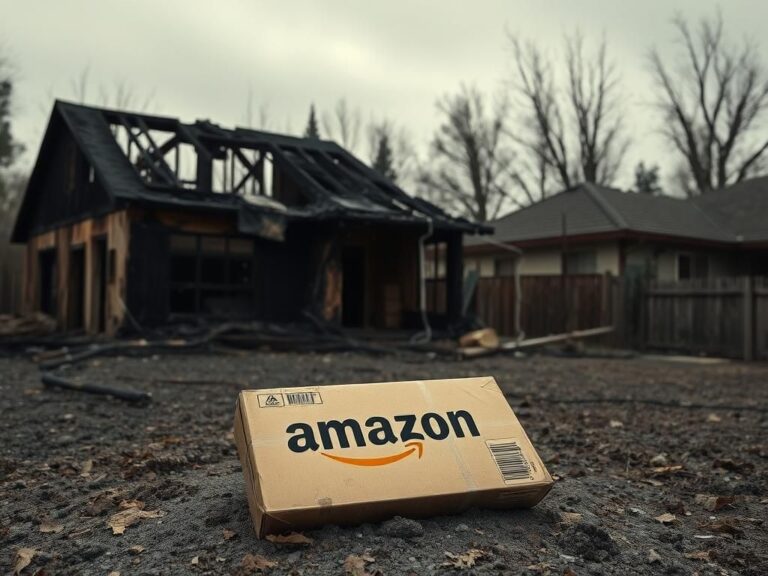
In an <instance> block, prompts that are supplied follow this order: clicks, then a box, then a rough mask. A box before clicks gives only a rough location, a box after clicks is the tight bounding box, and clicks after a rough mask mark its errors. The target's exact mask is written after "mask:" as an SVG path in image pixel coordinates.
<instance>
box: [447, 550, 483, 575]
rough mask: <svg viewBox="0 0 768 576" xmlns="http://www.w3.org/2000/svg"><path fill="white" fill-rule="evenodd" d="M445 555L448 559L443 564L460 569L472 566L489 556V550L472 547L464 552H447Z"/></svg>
mask: <svg viewBox="0 0 768 576" xmlns="http://www.w3.org/2000/svg"><path fill="white" fill-rule="evenodd" d="M445 555H446V556H447V557H448V560H446V561H445V562H443V564H442V565H443V566H448V567H451V568H455V569H457V570H460V569H462V568H472V567H473V566H474V565H475V564H476V563H477V561H478V560H482V559H483V558H486V557H487V556H488V552H485V551H484V550H478V549H477V548H470V549H469V550H467V551H466V552H464V553H463V554H453V553H452V552H446V553H445Z"/></svg>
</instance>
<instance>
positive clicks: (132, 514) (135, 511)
mask: <svg viewBox="0 0 768 576" xmlns="http://www.w3.org/2000/svg"><path fill="white" fill-rule="evenodd" d="M119 508H120V511H119V512H116V513H115V514H112V516H110V517H109V521H108V522H107V526H109V527H110V528H111V529H112V534H115V535H118V534H123V533H124V532H125V529H126V528H128V526H132V525H133V524H136V523H137V522H139V521H140V520H144V519H147V518H160V517H161V516H164V514H163V512H161V511H160V510H144V502H142V501H140V500H123V501H122V502H120V506H119Z"/></svg>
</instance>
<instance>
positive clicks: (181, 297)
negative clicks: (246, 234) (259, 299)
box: [170, 234, 255, 317]
mask: <svg viewBox="0 0 768 576" xmlns="http://www.w3.org/2000/svg"><path fill="white" fill-rule="evenodd" d="M254 250H255V246H254V242H253V240H251V239H249V238H235V237H226V236H202V235H193V234H173V235H171V241H170V310H171V312H172V313H176V314H207V315H213V316H229V317H232V316H250V315H251V314H252V312H253V301H254V287H255V263H254V257H255V256H254V254H255V251H254Z"/></svg>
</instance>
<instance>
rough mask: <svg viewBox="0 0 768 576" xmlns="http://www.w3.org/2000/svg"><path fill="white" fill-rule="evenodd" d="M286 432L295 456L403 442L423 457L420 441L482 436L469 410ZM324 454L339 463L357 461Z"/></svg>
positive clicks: (343, 422) (342, 422)
mask: <svg viewBox="0 0 768 576" xmlns="http://www.w3.org/2000/svg"><path fill="white" fill-rule="evenodd" d="M285 431H286V433H288V434H290V437H289V438H288V448H289V449H290V450H291V451H292V452H296V453H302V452H306V451H308V450H311V451H313V452H314V451H317V450H320V449H321V448H322V449H323V450H334V449H336V448H349V447H350V446H352V445H354V446H358V447H361V448H362V447H365V446H368V445H371V446H385V445H387V444H397V443H398V442H402V443H406V446H408V445H416V444H418V445H419V446H418V447H419V457H421V443H420V442H417V441H418V440H424V439H425V437H426V438H431V439H432V440H445V439H446V438H448V436H450V435H451V433H453V434H454V435H455V436H456V437H457V438H464V437H465V436H466V435H467V434H469V435H470V436H480V432H479V430H478V429H477V424H476V423H475V420H474V418H473V417H472V414H470V413H469V412H467V411H466V410H456V411H453V412H447V413H446V414H445V416H442V415H440V414H437V413H435V412H427V413H426V414H423V415H422V416H421V418H419V417H417V416H416V415H415V414H401V415H398V416H394V417H392V418H391V419H390V418H385V417H384V416H371V417H370V418H368V419H367V420H366V421H365V422H364V423H363V424H360V422H358V421H357V420H355V419H354V418H347V419H345V420H328V421H325V422H316V423H315V424H314V425H312V424H308V423H305V422H296V423H294V424H290V425H289V426H288V427H287V428H286V430H285ZM413 450H414V449H412V450H411V451H413ZM323 454H324V455H325V456H329V457H331V458H333V459H335V460H339V461H348V460H354V459H349V458H341V457H334V456H331V455H328V454H325V453H323ZM397 459H400V458H397ZM379 460H382V461H383V460H387V462H383V463H391V462H392V461H394V460H392V458H384V459H379ZM346 463H353V462H346Z"/></svg>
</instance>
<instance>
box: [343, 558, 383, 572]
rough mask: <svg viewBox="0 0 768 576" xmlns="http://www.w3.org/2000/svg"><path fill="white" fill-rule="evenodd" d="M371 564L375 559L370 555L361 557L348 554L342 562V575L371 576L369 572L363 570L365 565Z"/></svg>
mask: <svg viewBox="0 0 768 576" xmlns="http://www.w3.org/2000/svg"><path fill="white" fill-rule="evenodd" d="M372 562H376V558H374V557H373V556H371V555H370V554H363V555H362V556H357V555H356V554H350V555H349V556H347V559H346V560H344V573H345V574H349V576H371V572H368V571H367V570H366V569H365V565H366V564H370V563H372Z"/></svg>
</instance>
